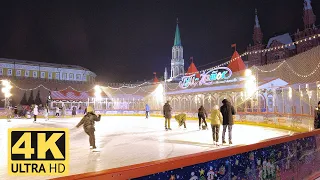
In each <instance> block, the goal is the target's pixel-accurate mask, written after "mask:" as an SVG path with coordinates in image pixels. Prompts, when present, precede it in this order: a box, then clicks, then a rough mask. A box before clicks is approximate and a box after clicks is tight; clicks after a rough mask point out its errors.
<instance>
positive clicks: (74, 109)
mask: <svg viewBox="0 0 320 180" xmlns="http://www.w3.org/2000/svg"><path fill="white" fill-rule="evenodd" d="M76 114H77V108H76V107H73V108H72V115H76Z"/></svg>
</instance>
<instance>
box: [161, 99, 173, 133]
mask: <svg viewBox="0 0 320 180" xmlns="http://www.w3.org/2000/svg"><path fill="white" fill-rule="evenodd" d="M171 111H172V108H171V106H170V104H169V101H167V102H166V103H165V104H164V106H163V116H164V118H165V124H164V126H165V129H166V131H167V130H171V128H170V121H171V117H172V116H171Z"/></svg>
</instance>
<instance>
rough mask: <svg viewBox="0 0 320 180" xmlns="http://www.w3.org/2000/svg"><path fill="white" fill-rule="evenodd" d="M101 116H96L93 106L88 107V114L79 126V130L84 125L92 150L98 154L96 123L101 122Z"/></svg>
mask: <svg viewBox="0 0 320 180" xmlns="http://www.w3.org/2000/svg"><path fill="white" fill-rule="evenodd" d="M100 119H101V115H98V116H97V115H96V114H95V113H94V111H93V108H92V107H91V106H88V107H87V114H86V115H85V116H84V117H83V118H82V119H81V121H80V122H79V123H78V124H77V126H76V127H77V128H79V127H80V126H81V125H82V124H83V129H84V132H85V133H87V134H88V136H89V143H90V149H92V151H93V152H97V151H98V150H97V147H96V142H95V135H94V131H95V127H94V124H95V121H100Z"/></svg>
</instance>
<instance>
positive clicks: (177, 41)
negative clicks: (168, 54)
mask: <svg viewBox="0 0 320 180" xmlns="http://www.w3.org/2000/svg"><path fill="white" fill-rule="evenodd" d="M178 23H179V19H178V18H177V26H176V33H175V36H174V44H173V45H174V46H181V39H180V31H179V25H178Z"/></svg>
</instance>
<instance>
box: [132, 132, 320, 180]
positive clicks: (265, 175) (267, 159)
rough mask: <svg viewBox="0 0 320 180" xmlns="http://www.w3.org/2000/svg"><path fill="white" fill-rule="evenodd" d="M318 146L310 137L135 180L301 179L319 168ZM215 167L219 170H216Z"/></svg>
mask: <svg viewBox="0 0 320 180" xmlns="http://www.w3.org/2000/svg"><path fill="white" fill-rule="evenodd" d="M317 139H318V140H317ZM319 145H320V136H311V137H306V138H303V139H298V140H294V141H290V142H285V143H281V144H276V145H272V146H269V147H265V148H262V149H257V150H255V151H251V152H246V153H242V154H236V155H233V156H229V157H225V158H222V159H216V160H213V161H209V162H206V163H200V164H195V165H191V166H187V167H182V168H178V169H173V170H169V171H166V172H159V173H156V174H152V175H148V176H144V177H140V178H136V180H140V179H146V180H147V179H169V178H170V177H172V174H174V176H175V177H177V179H178V177H179V179H190V180H198V179H208V180H213V179H303V177H304V178H305V177H308V176H310V174H312V173H314V172H317V171H318V169H319V168H318V166H314V164H316V163H318V159H317V157H319V156H320V151H317V149H318V148H319ZM297 168H298V169H297ZM304 169H305V170H304ZM215 170H218V171H217V173H215V172H214V171H215ZM297 171H298V172H299V173H298V174H297V173H296V172H297ZM195 172H197V173H195ZM205 172H207V174H205ZM190 175H191V176H190ZM205 175H206V176H207V178H206V177H205ZM198 177H199V178H198Z"/></svg>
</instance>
